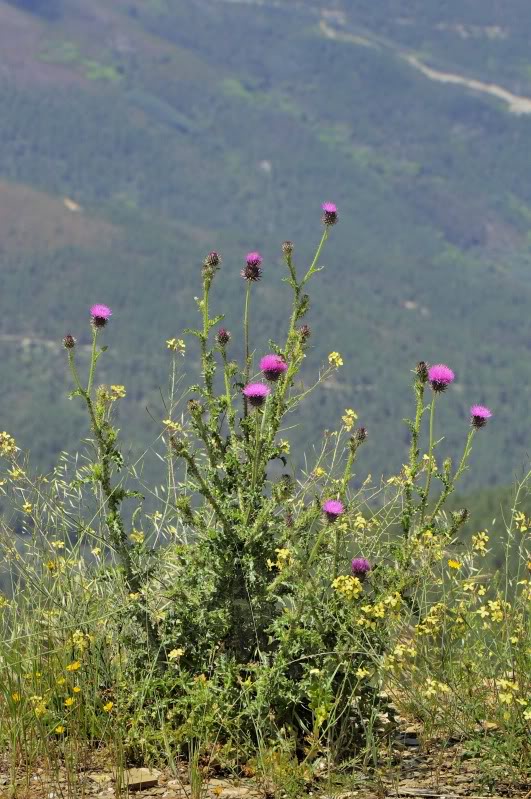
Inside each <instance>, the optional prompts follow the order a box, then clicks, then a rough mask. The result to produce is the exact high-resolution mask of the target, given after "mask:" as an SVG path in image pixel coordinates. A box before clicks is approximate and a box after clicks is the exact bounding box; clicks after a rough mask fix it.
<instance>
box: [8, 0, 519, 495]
mask: <svg viewBox="0 0 531 799" xmlns="http://www.w3.org/2000/svg"><path fill="white" fill-rule="evenodd" d="M176 5H178V4H175V3H170V2H165V0H150V1H149V2H146V0H144V1H143V2H137V1H136V0H117V2H115V3H113V4H110V3H106V2H103V1H102V0H97V1H95V2H91V3H88V2H87V0H71V2H68V3H59V2H57V3H56V4H55V5H54V7H53V8H51V7H48V8H47V9H46V8H45V7H44V5H42V4H35V3H34V4H33V6H32V8H33V12H35V11H38V12H39V13H31V12H29V11H28V8H27V7H26V8H22V7H21V4H20V3H6V2H0V52H1V53H2V64H1V68H0V77H1V78H2V79H1V80H0V102H1V103H2V115H1V117H0V144H1V146H0V179H1V180H2V181H3V182H2V184H0V188H2V187H3V188H2V191H0V203H1V202H2V194H3V193H4V197H5V198H6V200H5V202H6V208H8V209H9V213H10V214H11V215H13V214H14V215H15V216H16V218H17V220H18V227H16V230H15V232H14V233H12V234H9V235H7V234H6V235H5V236H2V258H1V262H0V268H1V270H2V279H3V290H2V301H3V309H2V317H1V322H0V335H1V336H2V338H1V341H2V344H3V362H4V375H5V390H4V393H3V396H2V400H1V402H2V416H3V419H4V427H5V428H6V429H11V430H12V431H13V432H14V433H15V434H16V435H17V437H18V438H19V439H20V440H21V441H22V442H26V443H27V445H28V446H29V445H30V444H31V446H32V449H35V450H36V452H37V456H38V458H39V460H40V462H41V463H50V461H51V459H52V457H53V455H54V454H55V453H57V452H58V451H59V450H60V449H61V448H63V447H65V446H72V444H73V442H75V441H76V438H77V436H78V435H79V430H77V429H76V424H77V423H78V422H79V418H80V417H79V416H78V409H75V408H74V407H73V404H72V403H69V402H68V401H67V400H66V399H63V398H64V397H65V394H66V391H67V379H66V375H64V363H63V361H64V357H63V353H62V352H61V350H60V346H59V344H58V345H57V347H56V348H55V349H54V348H53V347H50V346H48V345H47V344H42V342H49V341H53V340H55V341H58V342H59V341H60V339H61V336H62V335H63V333H64V332H72V333H74V335H76V336H77V337H78V338H79V339H80V343H81V344H83V343H84V342H85V341H86V339H87V335H88V332H87V329H86V327H85V328H84V329H83V327H82V325H81V324H80V321H79V320H80V318H83V315H84V314H86V308H87V306H88V305H89V304H90V303H91V302H92V301H104V302H108V303H109V304H110V305H111V306H112V307H113V309H114V315H113V323H112V325H111V327H110V328H109V330H108V332H107V333H106V334H105V335H106V339H107V343H109V345H110V352H109V358H108V362H109V365H110V366H112V372H111V371H108V372H107V373H106V378H107V379H109V380H110V379H112V381H113V382H124V383H126V385H127V387H128V389H129V395H128V399H127V400H126V401H125V402H124V403H123V406H122V416H123V420H122V421H123V427H124V430H125V431H126V432H130V433H133V434H134V436H135V438H137V439H138V441H139V445H143V444H145V443H147V442H150V441H152V440H153V439H154V438H155V437H156V435H157V434H158V429H157V427H156V425H154V423H153V421H152V420H151V418H150V416H149V414H148V413H146V411H145V407H146V405H149V407H150V412H151V413H152V414H153V415H155V417H156V416H157V415H158V416H162V413H163V409H162V408H161V403H160V399H159V395H158V387H159V386H161V385H165V380H166V370H167V365H168V364H167V356H166V353H165V348H164V340H165V339H166V338H168V337H170V336H173V335H176V334H177V333H178V332H179V329H180V328H182V327H185V326H187V325H188V324H190V323H191V322H192V321H193V316H194V310H193V302H192V299H193V296H194V295H195V294H197V293H198V290H199V265H200V263H201V260H202V257H203V255H204V253H205V252H207V251H208V250H209V249H212V248H214V247H215V248H216V249H220V250H222V252H223V254H224V264H223V270H222V272H221V273H220V275H219V277H218V278H217V281H216V286H215V292H214V294H215V303H216V304H217V307H218V309H220V310H225V309H226V310H227V316H228V318H227V322H228V325H229V326H231V327H234V328H235V327H236V326H237V325H238V324H239V320H240V318H241V301H242V293H243V292H242V285H241V279H240V277H239V268H240V263H241V259H242V256H243V254H244V253H245V252H246V251H247V250H248V249H250V248H258V249H260V250H263V252H264V256H265V265H264V266H265V269H264V279H263V281H262V282H261V283H260V285H259V286H257V291H256V292H255V302H254V310H255V312H256V321H255V323H254V325H253V334H254V336H255V339H254V340H255V346H256V347H257V351H258V352H259V353H262V352H264V351H265V350H266V349H267V339H268V337H269V336H276V335H277V332H278V320H279V314H280V313H281V312H282V311H283V310H284V309H285V307H286V302H285V299H284V298H283V294H282V284H281V283H280V278H281V277H282V275H283V272H282V266H281V261H280V256H279V249H280V242H281V241H282V240H283V239H285V238H291V239H293V240H294V241H295V243H296V248H297V249H296V252H297V258H298V260H299V261H300V262H303V261H304V260H307V259H308V258H309V257H310V254H311V252H312V248H313V247H314V246H315V243H316V240H317V238H318V235H319V229H318V228H319V221H318V218H319V204H320V202H321V201H322V200H325V199H334V200H335V201H336V202H338V204H339V206H340V209H341V223H340V224H339V225H338V226H337V228H336V229H334V231H333V236H332V237H331V242H330V243H329V245H328V246H327V251H326V254H325V256H324V263H325V264H326V265H327V269H326V271H325V272H323V273H322V274H321V275H319V276H318V278H317V281H318V282H317V283H316V287H317V288H318V291H317V297H318V300H316V303H315V307H313V308H312V310H311V312H310V317H309V322H310V324H311V325H312V328H314V330H315V334H314V337H313V343H314V348H315V350H314V358H312V359H308V374H307V378H308V380H309V379H310V378H311V376H312V375H313V374H315V372H316V370H317V366H318V363H319V361H320V360H322V359H324V358H326V354H327V353H328V352H329V351H330V350H333V349H336V350H339V351H340V352H341V353H342V354H343V357H344V360H345V367H344V369H343V370H342V371H341V372H340V373H339V376H338V380H337V382H335V383H334V384H333V386H331V387H330V388H329V389H328V390H326V389H324V390H322V391H321V393H320V394H319V396H317V397H316V398H315V399H314V400H312V402H311V403H310V404H309V406H308V408H307V410H306V413H305V415H303V417H302V427H301V428H300V429H299V430H296V431H294V433H293V435H294V437H295V439H296V440H297V439H298V440H299V442H302V441H306V440H307V439H308V438H309V437H310V436H311V433H312V431H316V432H318V431H319V430H322V429H323V428H325V427H331V426H333V425H335V424H337V420H338V418H339V416H340V413H341V412H342V410H343V408H344V407H355V408H356V409H357V410H358V412H359V413H360V419H361V420H362V421H363V422H364V423H366V424H367V426H368V427H369V428H370V430H371V443H370V446H368V447H367V448H366V451H365V452H364V459H365V463H366V465H367V466H368V468H369V469H370V470H372V471H373V473H379V472H381V471H385V472H386V473H389V472H390V471H391V470H394V469H396V468H399V466H400V464H401V463H402V461H403V459H404V458H405V455H406V436H405V431H404V429H401V427H400V424H399V420H400V419H401V418H402V417H403V416H405V415H406V414H407V413H408V410H409V408H408V402H409V397H408V394H407V384H408V382H409V380H410V373H409V370H410V369H412V368H413V367H414V364H415V363H416V361H417V360H420V359H421V358H423V359H425V360H429V361H439V360H445V361H447V362H449V363H451V365H452V366H453V367H454V368H455V370H456V372H457V376H458V382H457V385H456V390H455V391H454V392H452V394H451V395H448V397H447V398H445V400H444V403H441V405H442V406H443V407H442V409H441V410H442V416H443V421H444V422H446V425H447V427H446V430H447V433H448V441H447V447H448V451H450V452H452V454H455V455H456V456H457V455H458V453H459V447H460V442H461V441H462V439H463V437H464V435H465V434H466V426H467V408H468V405H469V404H470V403H471V402H472V401H483V402H487V403H489V404H491V405H492V406H493V409H494V412H495V419H494V420H493V423H492V425H491V426H490V428H489V430H488V431H485V434H484V435H482V436H481V439H480V441H478V445H477V448H476V452H475V453H474V456H473V459H474V466H475V469H474V475H473V477H472V479H471V482H470V483H469V485H474V481H475V484H478V482H483V483H485V482H486V483H487V484H496V483H505V482H507V481H509V480H510V479H511V474H512V469H513V468H514V467H515V466H518V465H519V464H520V462H521V461H522V460H523V459H524V458H525V457H526V453H527V449H528V447H529V443H530V441H529V435H528V434H526V433H525V431H523V430H522V425H521V421H520V420H521V419H522V418H526V414H527V407H528V404H529V386H530V384H531V366H530V364H529V357H528V353H529V341H530V340H531V337H530V333H531V323H530V322H529V319H528V314H527V307H528V305H529V301H530V300H531V296H530V294H531V284H530V281H529V263H530V257H529V239H528V234H529V227H530V220H531V185H530V183H529V180H528V174H529V172H530V170H529V167H530V166H531V164H530V161H531V154H530V153H529V148H528V141H529V134H530V132H531V118H530V117H528V116H526V115H517V114H515V113H512V112H511V110H510V106H509V105H508V104H507V103H506V102H504V101H503V100H497V99H496V98H495V97H491V96H489V95H487V94H485V93H484V92H480V91H471V90H470V89H469V88H467V87H466V86H461V85H451V84H442V83H438V82H435V81H433V80H431V79H430V78H429V77H427V76H426V75H425V74H422V72H421V71H420V70H419V69H418V68H416V67H415V66H414V65H412V63H410V62H408V61H407V59H406V57H405V55H406V56H407V57H410V56H413V57H415V58H418V59H419V63H421V64H425V65H426V66H427V68H429V69H433V70H436V71H442V72H444V71H446V72H449V73H451V74H458V75H463V76H465V77H466V78H469V79H470V80H477V81H480V82H482V83H488V82H490V81H493V80H494V75H493V69H492V68H491V67H492V64H491V61H489V54H491V57H492V58H491V60H492V59H493V60H494V62H496V63H498V61H500V62H501V61H503V68H501V67H500V70H498V71H496V76H495V81H494V82H496V85H500V86H502V87H504V88H505V89H506V90H507V91H508V92H511V93H513V94H518V95H521V96H523V97H525V96H527V94H529V96H531V77H530V78H529V80H527V79H526V78H525V70H523V69H522V66H521V65H522V62H523V60H525V57H526V52H525V48H524V47H523V38H522V36H523V34H522V28H525V25H526V24H527V22H528V21H527V18H524V23H521V24H520V26H518V22H517V20H518V16H519V10H520V4H519V3H518V2H516V0H515V2H513V0H511V2H509V3H507V4H506V6H509V9H508V11H507V12H506V14H505V18H504V20H501V19H499V17H500V14H499V13H498V7H497V6H496V4H495V3H491V4H489V5H487V6H485V9H484V13H483V11H481V13H480V12H477V13H475V15H474V14H472V12H471V10H470V8H468V6H467V7H462V8H461V10H459V7H458V5H457V3H449V4H445V7H446V11H445V14H446V16H441V13H440V11H439V8H440V4H437V3H435V2H430V3H423V4H422V8H421V7H420V6H419V8H418V9H417V12H418V13H416V14H413V13H412V12H410V11H409V12H408V11H407V8H406V7H410V4H406V3H404V4H403V8H402V6H400V8H399V9H398V11H397V10H396V8H397V7H396V4H392V3H391V2H390V1H389V2H383V3H381V4H378V6H377V7H375V6H374V4H369V3H364V2H360V3H357V4H356V9H355V13H354V12H352V11H351V4H347V3H346V2H345V3H339V2H338V3H337V8H336V13H335V15H331V14H330V11H328V12H327V13H326V14H323V13H321V11H320V9H319V7H318V6H317V4H313V3H310V2H308V3H302V2H301V3H289V4H288V3H280V2H279V3H276V4H273V3H272V4H267V3H263V4H244V3H228V2H213V0H196V2H191V3H187V4H186V7H184V6H182V7H180V8H176ZM399 5H400V4H399ZM461 5H462V4H461ZM469 5H470V6H472V4H469ZM476 5H477V4H476ZM478 14H480V16H481V19H479V20H478V19H477V16H478ZM404 20H406V21H404ZM502 22H503V30H504V31H506V34H505V33H504V34H503V35H504V36H505V35H506V38H500V37H499V36H497V34H492V35H490V34H487V33H484V29H487V28H490V27H497V26H499V25H501V23H502ZM441 25H442V26H443V27H441ZM460 25H461V26H462V25H464V26H465V29H464V30H465V33H466V35H467V36H468V33H467V32H468V31H469V30H470V31H472V33H470V35H469V36H468V38H463V36H462V35H461V33H459V31H460V30H461V28H459V27H458V28H456V26H460ZM478 25H479V26H480V28H481V31H483V33H481V35H480V34H479V33H474V31H476V27H477V26H478ZM444 26H446V27H444ZM467 26H468V27H467ZM330 30H332V31H334V33H335V35H334V36H331V35H330V33H329V31H330ZM456 31H457V32H456ZM489 36H490V38H489ZM450 40H451V42H452V43H453V44H452V47H451V48H450V49H447V50H445V48H446V45H447V43H448V42H449V41H450ZM8 42H9V46H8ZM17 43H18V44H17ZM445 43H446V44H445ZM464 44H466V45H467V47H468V48H469V49H468V50H466V48H465V46H464ZM462 45H463V46H462ZM465 50H466V53H468V55H467V56H466V58H465ZM445 53H446V54H448V53H449V54H450V57H449V58H448V60H446V57H445ZM404 54H405V55H404ZM461 55H462V60H460V61H459V60H457V59H458V57H460V56H461ZM502 55H504V58H502ZM487 63H488V64H491V66H490V67H489V68H487ZM517 65H520V66H518V69H517ZM518 76H520V77H518ZM20 197H23V198H24V199H23V202H22V206H21V205H20ZM45 197H46V198H48V199H47V201H46V205H47V206H48V207H49V209H55V210H53V212H52V211H51V210H46V211H45V210H44V206H43V203H44V200H43V198H45ZM17 198H18V199H17ZM65 198H67V199H68V200H69V201H70V202H72V203H74V204H77V205H78V206H80V208H81V209H82V210H81V211H71V210H68V208H66V207H65V206H64V200H65ZM17 202H18V203H19V205H17ZM1 207H2V206H1V205H0V209H1ZM59 208H60V209H61V214H63V209H64V219H65V220H68V221H67V222H65V221H64V220H63V216H61V217H60V218H59V217H57V216H56V214H57V213H58V209H59ZM54 214H55V215H54ZM2 217H3V218H4V219H7V216H4V215H2ZM48 217H49V220H50V221H48V222H47V221H46V220H47V219H48ZM73 217H75V218H76V220H77V217H81V219H82V220H83V222H78V221H75V222H74V220H73ZM85 223H86V224H85ZM5 224H7V227H8V228H9V229H11V228H10V224H11V223H5ZM5 224H4V228H1V225H0V228H1V229H5ZM54 225H55V226H56V227H57V226H59V228H61V225H67V226H68V228H67V233H65V232H64V230H60V229H57V230H56V228H54ZM73 225H74V226H75V225H77V227H76V228H75V231H76V232H75V234H74V228H73V227H72V226H73ZM21 226H22V228H21ZM20 229H23V231H24V234H23V237H22V238H23V239H24V240H21V234H20ZM17 230H18V232H17ZM81 231H83V232H81ZM28 341H29V343H28ZM24 342H25V343H24ZM39 342H41V343H39ZM191 352H192V355H193V345H191ZM148 353H149V357H148V358H147V356H148ZM192 360H193V359H192ZM191 369H192V371H193V364H192V366H191ZM63 375H64V376H63ZM515 387H517V390H516V391H515V390H514V388H515ZM36 408H38V414H37V413H36ZM65 419H67V420H72V421H71V422H70V421H66V422H65ZM81 429H83V428H81Z"/></svg>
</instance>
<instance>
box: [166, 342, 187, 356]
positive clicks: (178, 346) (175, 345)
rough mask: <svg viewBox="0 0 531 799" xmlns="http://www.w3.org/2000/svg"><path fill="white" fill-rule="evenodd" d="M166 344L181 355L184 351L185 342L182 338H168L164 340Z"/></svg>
mask: <svg viewBox="0 0 531 799" xmlns="http://www.w3.org/2000/svg"><path fill="white" fill-rule="evenodd" d="M166 346H167V348H168V349H169V350H171V351H172V352H179V353H180V354H181V355H183V356H184V354H185V353H186V343H185V342H184V341H183V339H182V338H169V339H167V340H166Z"/></svg>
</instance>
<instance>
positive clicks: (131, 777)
mask: <svg viewBox="0 0 531 799" xmlns="http://www.w3.org/2000/svg"><path fill="white" fill-rule="evenodd" d="M160 775H161V772H160V771H157V769H152V768H128V769H125V770H124V771H123V773H122V774H121V775H120V776H121V779H122V781H123V783H124V784H125V785H127V788H128V789H129V790H130V791H145V790H146V789H147V788H154V787H155V786H156V785H157V784H158V781H159V777H160Z"/></svg>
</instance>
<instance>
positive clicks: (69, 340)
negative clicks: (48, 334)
mask: <svg viewBox="0 0 531 799" xmlns="http://www.w3.org/2000/svg"><path fill="white" fill-rule="evenodd" d="M63 346H64V347H65V348H66V349H67V350H73V349H74V347H75V346H76V340H75V338H74V336H71V335H70V334H69V335H67V336H65V337H64V339H63Z"/></svg>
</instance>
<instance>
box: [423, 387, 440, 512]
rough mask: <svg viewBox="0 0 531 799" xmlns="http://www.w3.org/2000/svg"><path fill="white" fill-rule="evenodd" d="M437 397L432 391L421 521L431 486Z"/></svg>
mask: <svg viewBox="0 0 531 799" xmlns="http://www.w3.org/2000/svg"><path fill="white" fill-rule="evenodd" d="M436 397H437V394H436V392H435V391H434V392H433V399H432V401H431V406H430V446H429V450H428V475H427V477H426V488H425V489H424V496H423V498H422V513H421V517H420V520H421V522H423V521H424V516H425V515H426V505H427V504H428V499H429V494H430V486H431V477H432V473H433V419H434V416H435V399H436Z"/></svg>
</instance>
